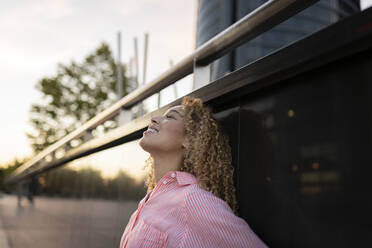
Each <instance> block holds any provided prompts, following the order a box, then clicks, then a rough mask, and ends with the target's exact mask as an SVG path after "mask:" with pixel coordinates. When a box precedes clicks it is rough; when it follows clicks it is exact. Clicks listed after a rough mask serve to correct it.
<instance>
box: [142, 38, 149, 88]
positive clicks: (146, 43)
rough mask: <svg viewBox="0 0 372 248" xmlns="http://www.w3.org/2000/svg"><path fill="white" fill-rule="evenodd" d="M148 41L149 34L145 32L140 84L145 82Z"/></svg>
mask: <svg viewBox="0 0 372 248" xmlns="http://www.w3.org/2000/svg"><path fill="white" fill-rule="evenodd" d="M148 42H149V34H148V33H145V47H144V50H145V51H144V55H143V56H144V57H143V77H142V85H145V83H146V71H147V47H148Z"/></svg>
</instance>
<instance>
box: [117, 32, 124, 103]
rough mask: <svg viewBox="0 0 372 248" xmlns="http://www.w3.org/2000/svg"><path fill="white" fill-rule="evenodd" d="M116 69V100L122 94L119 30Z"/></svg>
mask: <svg viewBox="0 0 372 248" xmlns="http://www.w3.org/2000/svg"><path fill="white" fill-rule="evenodd" d="M117 69H118V74H117V75H118V81H117V90H118V100H120V99H121V98H122V97H123V96H124V94H123V72H122V66H121V34H120V31H119V32H118V63H117Z"/></svg>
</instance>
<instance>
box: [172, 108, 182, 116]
mask: <svg viewBox="0 0 372 248" xmlns="http://www.w3.org/2000/svg"><path fill="white" fill-rule="evenodd" d="M170 112H176V113H177V114H178V115H179V116H181V117H183V115H182V114H181V113H180V112H178V111H177V110H175V109H172V110H169V112H168V113H170Z"/></svg>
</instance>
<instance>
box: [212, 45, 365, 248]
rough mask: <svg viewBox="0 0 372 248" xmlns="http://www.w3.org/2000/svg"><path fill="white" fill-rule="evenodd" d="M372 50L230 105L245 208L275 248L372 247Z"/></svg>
mask: <svg viewBox="0 0 372 248" xmlns="http://www.w3.org/2000/svg"><path fill="white" fill-rule="evenodd" d="M371 68H372V51H371V50H370V51H369V52H363V53H361V54H357V55H354V56H352V57H347V58H345V59H343V60H340V61H337V62H334V63H332V64H329V65H327V66H324V67H322V68H319V69H316V70H312V71H309V72H307V73H304V74H302V75H299V76H296V77H295V78H291V79H290V80H287V81H285V82H281V83H280V84H278V85H276V86H272V87H271V88H267V89H265V90H261V91H259V92H257V93H254V94H250V95H246V96H243V97H239V98H238V99H234V100H233V101H231V102H229V103H226V104H224V106H221V110H219V111H218V113H216V115H215V116H216V118H218V119H219V120H220V122H221V123H222V124H223V126H224V128H225V130H226V131H227V132H228V133H229V136H230V138H231V145H232V148H233V155H234V161H233V163H234V166H235V168H236V171H235V180H236V184H237V191H238V201H239V204H240V210H239V214H240V216H241V217H243V218H244V219H245V220H246V221H247V222H248V224H249V225H250V226H251V227H252V229H253V230H254V231H255V232H256V233H257V234H258V235H259V236H260V237H261V238H262V239H263V240H264V241H265V242H266V243H267V244H268V245H269V246H270V247H283V248H284V247H286V248H289V247H293V248H294V247H366V245H367V246H368V244H372V235H371V234H372V228H371V226H372V212H371V211H370V210H371V209H372V199H371V198H370V197H369V195H370V192H371V184H370V179H371V175H372V169H371V166H370V164H371V162H372V157H371V152H370V151H371V149H372V132H371V131H372V129H371V127H372V101H371V95H372V86H371V82H372V70H371Z"/></svg>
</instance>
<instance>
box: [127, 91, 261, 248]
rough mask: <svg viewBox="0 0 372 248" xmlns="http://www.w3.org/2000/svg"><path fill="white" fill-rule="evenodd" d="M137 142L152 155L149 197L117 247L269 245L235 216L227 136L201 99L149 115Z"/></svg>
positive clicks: (235, 203) (148, 177)
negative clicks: (149, 120)
mask: <svg viewBox="0 0 372 248" xmlns="http://www.w3.org/2000/svg"><path fill="white" fill-rule="evenodd" d="M139 144H140V146H141V147H142V148H143V149H144V150H145V151H147V152H149V153H150V157H149V158H148V159H147V160H146V162H147V166H150V172H149V173H148V175H147V179H146V185H147V195H146V196H145V197H144V198H143V199H142V200H141V201H140V203H139V205H138V209H137V210H136V211H135V212H134V213H133V214H132V216H131V217H130V219H129V222H128V225H127V226H126V228H125V230H124V233H123V236H122V238H121V242H120V248H124V247H128V248H135V247H136V248H137V247H151V248H157V247H185V248H186V247H187V248H189V247H192V248H198V247H221V248H223V247H231V248H238V247H267V246H266V245H265V244H264V243H263V242H262V241H261V240H260V238H259V237H258V236H257V235H256V234H255V233H254V232H253V231H252V230H251V228H250V227H249V226H248V224H247V223H246V222H245V220H244V219H242V218H240V217H238V216H237V215H236V214H237V201H236V196H235V188H234V183H233V167H232V165H231V149H230V146H229V143H228V138H227V136H225V135H224V134H222V132H221V131H220V128H219V126H218V125H217V122H216V121H215V120H214V119H213V117H212V112H211V110H210V108H208V107H206V106H203V104H202V101H201V100H200V99H198V98H193V97H188V96H186V97H184V98H183V102H182V105H177V106H174V107H171V108H169V109H168V110H167V111H166V113H165V114H164V115H163V116H156V117H152V119H151V124H150V125H149V127H148V129H147V130H146V131H145V132H144V133H143V137H142V139H141V140H140V143H139Z"/></svg>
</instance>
